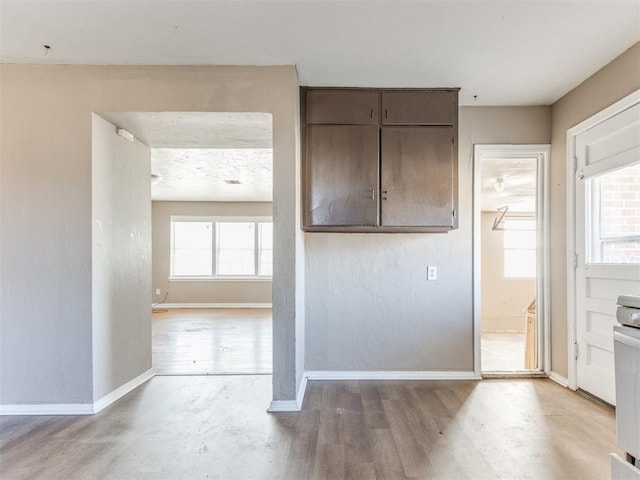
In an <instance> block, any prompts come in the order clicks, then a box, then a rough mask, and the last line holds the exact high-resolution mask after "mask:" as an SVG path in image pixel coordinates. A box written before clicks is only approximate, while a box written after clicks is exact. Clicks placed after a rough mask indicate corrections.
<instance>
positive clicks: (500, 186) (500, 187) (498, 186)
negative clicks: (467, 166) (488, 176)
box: [493, 177, 504, 193]
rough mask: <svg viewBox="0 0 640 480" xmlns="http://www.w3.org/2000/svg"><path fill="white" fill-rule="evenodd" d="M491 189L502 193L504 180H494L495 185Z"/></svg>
mask: <svg viewBox="0 0 640 480" xmlns="http://www.w3.org/2000/svg"><path fill="white" fill-rule="evenodd" d="M493 188H495V189H496V192H498V193H500V192H502V191H503V190H504V178H502V177H500V178H498V179H496V183H495V185H494V186H493Z"/></svg>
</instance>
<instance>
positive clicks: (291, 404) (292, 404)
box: [267, 400, 300, 413]
mask: <svg viewBox="0 0 640 480" xmlns="http://www.w3.org/2000/svg"><path fill="white" fill-rule="evenodd" d="M299 411H300V409H299V408H298V402H297V401H296V400H272V401H271V405H269V408H267V412H269V413H278V412H299Z"/></svg>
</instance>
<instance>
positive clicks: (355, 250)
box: [305, 107, 550, 372]
mask: <svg viewBox="0 0 640 480" xmlns="http://www.w3.org/2000/svg"><path fill="white" fill-rule="evenodd" d="M549 118H550V109H549V108H548V107H464V108H461V109H460V132H459V135H460V136H459V141H460V145H459V172H460V173H459V187H460V189H459V191H460V196H459V199H460V201H459V204H460V228H459V229H457V230H453V231H451V232H449V233H446V234H338V233H307V234H306V235H305V241H306V248H305V254H306V305H307V312H306V319H307V322H306V336H307V345H306V348H307V357H306V362H305V363H306V367H307V368H308V369H310V370H374V371H375V370H414V371H438V370H439V371H447V370H448V371H466V372H471V371H473V367H474V365H473V360H474V355H473V340H474V339H473V333H474V332H473V276H472V245H473V228H472V221H473V210H472V200H473V198H472V185H473V168H472V165H473V157H472V156H473V145H474V144H478V143H484V144H492V143H522V144H536V143H540V144H548V143H549V142H550V124H549ZM427 265H438V269H439V270H438V280H437V281H431V282H428V281H426V266H427Z"/></svg>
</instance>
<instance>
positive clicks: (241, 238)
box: [217, 222, 256, 275]
mask: <svg viewBox="0 0 640 480" xmlns="http://www.w3.org/2000/svg"><path fill="white" fill-rule="evenodd" d="M217 226H218V263H217V274H218V275H255V273H256V265H255V263H256V262H255V243H256V237H255V223H253V222H218V224H217Z"/></svg>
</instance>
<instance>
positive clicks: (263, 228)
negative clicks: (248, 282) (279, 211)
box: [258, 222, 273, 276]
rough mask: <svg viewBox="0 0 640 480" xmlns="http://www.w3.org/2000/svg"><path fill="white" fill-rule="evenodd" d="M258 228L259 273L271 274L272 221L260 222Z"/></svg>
mask: <svg viewBox="0 0 640 480" xmlns="http://www.w3.org/2000/svg"><path fill="white" fill-rule="evenodd" d="M258 226H259V228H260V275H264V276H271V275H273V223H271V222H261V223H259V224H258Z"/></svg>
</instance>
